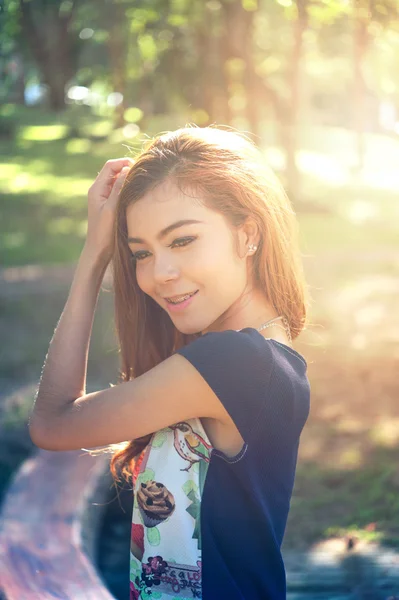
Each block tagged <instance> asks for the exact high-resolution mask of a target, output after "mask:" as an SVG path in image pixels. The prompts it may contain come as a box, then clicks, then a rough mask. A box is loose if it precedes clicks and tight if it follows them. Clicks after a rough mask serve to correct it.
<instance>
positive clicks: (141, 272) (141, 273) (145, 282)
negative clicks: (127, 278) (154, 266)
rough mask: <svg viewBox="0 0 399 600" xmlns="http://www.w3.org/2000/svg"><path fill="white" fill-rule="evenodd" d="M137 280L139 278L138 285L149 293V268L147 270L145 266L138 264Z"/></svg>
mask: <svg viewBox="0 0 399 600" xmlns="http://www.w3.org/2000/svg"><path fill="white" fill-rule="evenodd" d="M136 280H137V285H138V286H139V288H140V289H141V290H142V291H143V292H145V293H149V289H150V279H149V272H148V270H147V271H146V269H145V268H143V267H141V266H136Z"/></svg>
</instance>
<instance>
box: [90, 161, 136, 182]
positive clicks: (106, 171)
mask: <svg viewBox="0 0 399 600" xmlns="http://www.w3.org/2000/svg"><path fill="white" fill-rule="evenodd" d="M133 164H134V160H133V159H132V158H129V157H125V158H115V159H112V160H107V162H106V163H105V165H104V166H103V168H102V169H101V171H100V172H99V174H98V176H97V180H96V181H97V182H99V183H100V184H102V185H103V184H109V183H111V184H112V182H113V180H114V179H115V177H116V176H117V175H118V174H119V173H120V172H121V170H122V169H123V167H131V166H132V165H133Z"/></svg>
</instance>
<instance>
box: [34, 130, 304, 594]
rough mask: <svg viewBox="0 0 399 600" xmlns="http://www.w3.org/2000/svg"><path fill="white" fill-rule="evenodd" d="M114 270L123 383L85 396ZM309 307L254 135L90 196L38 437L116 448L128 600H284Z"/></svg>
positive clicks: (179, 134) (200, 145) (170, 141)
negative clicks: (129, 507)
mask: <svg viewBox="0 0 399 600" xmlns="http://www.w3.org/2000/svg"><path fill="white" fill-rule="evenodd" d="M115 177H116V180H115ZM111 260H112V265H113V275H114V288H115V315H116V326H117V332H118V337H119V342H120V348H121V358H122V371H121V374H122V378H123V383H121V384H119V385H117V386H113V387H112V388H111V389H106V390H101V391H98V392H93V393H91V394H85V382H86V364H87V354H88V346H89V340H90V333H91V327H92V322H93V316H94V311H95V307H96V302H97V297H98V292H99V288H100V285H101V282H102V278H103V275H104V271H105V269H106V267H107V265H108V264H109V262H110V261H111ZM307 301H308V300H307V289H306V285H305V281H304V277H303V271H302V264H301V260H300V253H299V247H298V238H297V222H296V219H295V213H294V211H293V209H292V207H291V205H290V202H289V200H288V199H287V197H286V195H285V193H284V190H283V188H282V186H281V184H280V183H279V182H278V180H277V179H276V177H275V176H274V175H273V173H272V172H271V171H270V169H269V168H268V167H267V166H266V165H265V164H264V161H263V159H262V155H261V154H260V152H259V151H258V150H257V149H256V148H255V146H254V145H253V144H252V143H251V142H249V141H248V140H247V139H245V138H244V137H242V136H240V135H238V134H236V133H233V132H231V131H225V130H221V129H217V128H196V127H189V128H184V129H180V130H178V131H175V132H172V133H169V134H165V135H162V136H160V137H158V138H156V139H155V140H154V141H153V142H152V143H151V144H150V145H149V147H148V148H147V149H146V150H144V151H143V152H142V153H141V155H140V156H139V157H138V158H137V159H136V160H135V161H133V160H131V159H120V160H115V161H108V162H107V163H106V165H105V166H104V168H103V170H102V171H101V172H100V174H99V176H98V177H97V179H96V181H95V182H94V184H93V185H92V187H91V188H90V190H89V198H88V232H87V238H86V243H85V246H84V248H83V251H82V255H81V257H80V260H79V262H78V266H77V269H76V273H75V277H74V280H73V283H72V287H71V290H70V294H69V297H68V300H67V303H66V306H65V309H64V311H63V313H62V315H61V318H60V321H59V323H58V326H57V329H56V331H55V334H54V337H53V339H52V341H51V343H50V347H49V352H48V355H47V358H46V363H45V366H44V369H43V373H42V377H41V381H40V386H39V390H38V394H37V398H36V403H35V407H34V410H33V413H32V416H31V419H30V433H31V436H32V439H33V441H34V442H35V444H37V445H38V446H40V447H42V448H47V449H50V450H70V449H78V448H82V447H86V448H94V447H98V446H105V445H108V446H109V447H111V448H113V449H115V448H117V451H116V452H115V453H114V455H113V457H112V461H111V470H112V473H113V475H114V476H116V468H117V467H119V468H120V469H121V470H122V473H124V474H125V475H131V476H132V481H133V484H134V505H133V515H132V538H131V554H130V557H131V572H130V590H131V592H130V593H131V599H137V598H150V597H151V598H160V599H161V600H166V599H169V600H171V599H172V598H173V599H177V598H179V599H181V598H204V600H214V599H215V600H216V599H217V600H222V599H225V598H226V599H229V600H235V599H237V600H238V599H245V600H280V599H283V598H285V595H286V580H285V570H284V564H283V560H282V556H281V551H280V547H281V543H282V540H283V535H284V530H285V526H286V521H287V516H288V511H289V505H290V498H291V494H292V489H293V485H294V478H295V468H296V461H297V452H298V444H299V438H300V434H301V431H302V429H303V426H304V424H305V422H306V420H307V417H308V414H309V400H310V386H309V381H308V378H307V374H306V369H307V363H306V361H305V359H304V358H303V356H301V354H299V353H298V352H297V351H296V350H294V349H293V348H292V340H293V339H295V338H296V337H297V336H298V335H299V334H300V332H301V331H302V330H303V329H304V327H305V321H306V307H307ZM126 440H130V441H128V442H126ZM122 442H124V443H122ZM118 444H119V445H118Z"/></svg>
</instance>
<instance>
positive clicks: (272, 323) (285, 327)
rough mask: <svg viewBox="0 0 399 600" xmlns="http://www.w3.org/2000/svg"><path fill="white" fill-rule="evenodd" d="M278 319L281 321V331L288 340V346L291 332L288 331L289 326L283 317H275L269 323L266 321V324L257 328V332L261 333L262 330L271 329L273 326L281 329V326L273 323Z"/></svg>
mask: <svg viewBox="0 0 399 600" xmlns="http://www.w3.org/2000/svg"><path fill="white" fill-rule="evenodd" d="M279 319H282V321H283V329H284V330H285V332H286V334H287V336H288V339H289V341H290V344H292V337H291V331H290V326H289V324H288V321H287V319H286V318H285V317H283V316H279V317H275V318H274V319H270V320H269V321H266V323H263V325H261V326H260V327H258V329H257V331H262V329H266V328H267V327H272V326H273V325H276V326H277V327H281V325H279V324H278V323H275V321H278V320H279Z"/></svg>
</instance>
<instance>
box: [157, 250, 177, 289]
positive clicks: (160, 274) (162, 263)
mask: <svg viewBox="0 0 399 600" xmlns="http://www.w3.org/2000/svg"><path fill="white" fill-rule="evenodd" d="M179 274H180V271H179V269H178V267H177V265H176V264H174V263H173V262H172V261H171V257H170V255H168V256H159V257H158V258H156V260H155V261H154V271H153V278H154V282H155V283H157V284H163V283H165V282H167V281H173V280H174V279H178V278H179Z"/></svg>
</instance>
